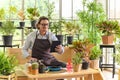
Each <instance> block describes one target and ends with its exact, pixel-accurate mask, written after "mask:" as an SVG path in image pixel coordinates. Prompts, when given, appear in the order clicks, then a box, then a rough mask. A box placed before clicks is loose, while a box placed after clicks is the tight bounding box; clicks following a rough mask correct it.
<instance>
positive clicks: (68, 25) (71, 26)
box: [64, 21, 80, 44]
mask: <svg viewBox="0 0 120 80" xmlns="http://www.w3.org/2000/svg"><path fill="white" fill-rule="evenodd" d="M64 27H65V32H67V36H66V39H67V44H72V42H73V36H74V35H75V34H77V31H78V30H80V26H79V24H77V23H76V22H75V21H68V22H64Z"/></svg>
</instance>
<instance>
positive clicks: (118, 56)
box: [113, 44, 120, 65]
mask: <svg viewBox="0 0 120 80" xmlns="http://www.w3.org/2000/svg"><path fill="white" fill-rule="evenodd" d="M115 48H116V50H117V52H118V53H117V54H113V57H115V61H116V62H117V63H118V65H120V44H116V45H115Z"/></svg>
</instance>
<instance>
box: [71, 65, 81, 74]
mask: <svg viewBox="0 0 120 80" xmlns="http://www.w3.org/2000/svg"><path fill="white" fill-rule="evenodd" d="M81 66H82V64H78V65H73V71H74V72H79V71H80V70H81Z"/></svg>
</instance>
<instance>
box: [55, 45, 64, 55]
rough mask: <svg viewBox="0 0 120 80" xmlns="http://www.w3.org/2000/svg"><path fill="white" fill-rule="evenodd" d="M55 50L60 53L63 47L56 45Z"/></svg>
mask: <svg viewBox="0 0 120 80" xmlns="http://www.w3.org/2000/svg"><path fill="white" fill-rule="evenodd" d="M55 51H57V52H58V53H60V54H61V53H63V47H62V45H58V46H56V48H55Z"/></svg>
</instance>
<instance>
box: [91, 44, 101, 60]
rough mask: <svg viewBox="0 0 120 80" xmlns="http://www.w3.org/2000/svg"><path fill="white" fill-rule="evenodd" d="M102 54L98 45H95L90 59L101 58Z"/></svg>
mask: <svg viewBox="0 0 120 80" xmlns="http://www.w3.org/2000/svg"><path fill="white" fill-rule="evenodd" d="M101 55H102V54H101V50H100V48H99V47H98V46H94V47H93V48H92V49H91V51H90V60H95V59H99V57H100V56H101Z"/></svg>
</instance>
